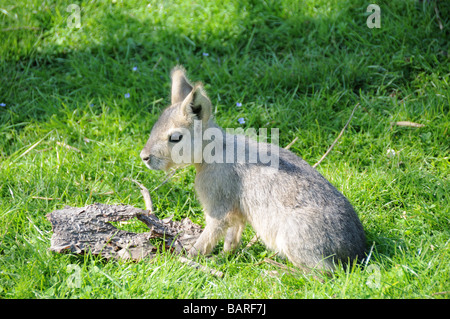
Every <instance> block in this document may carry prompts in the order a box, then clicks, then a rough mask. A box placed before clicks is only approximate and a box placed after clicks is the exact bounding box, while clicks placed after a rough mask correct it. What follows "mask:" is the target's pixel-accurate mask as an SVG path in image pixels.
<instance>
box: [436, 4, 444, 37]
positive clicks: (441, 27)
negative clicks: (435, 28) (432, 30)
mask: <svg viewBox="0 0 450 319" xmlns="http://www.w3.org/2000/svg"><path fill="white" fill-rule="evenodd" d="M434 12H436V19H437V21H438V23H439V29H441V30H444V26H443V25H442V21H441V18H440V17H439V9H438V7H437V1H435V2H434Z"/></svg>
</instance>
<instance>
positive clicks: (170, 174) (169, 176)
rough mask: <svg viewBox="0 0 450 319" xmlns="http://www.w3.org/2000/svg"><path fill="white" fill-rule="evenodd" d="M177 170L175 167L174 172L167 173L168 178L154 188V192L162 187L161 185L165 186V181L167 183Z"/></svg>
mask: <svg viewBox="0 0 450 319" xmlns="http://www.w3.org/2000/svg"><path fill="white" fill-rule="evenodd" d="M176 171H177V170H176V169H174V170H173V171H172V172H170V173H169V174H167V175H166V179H165V180H164V181H163V182H162V183H161V184H159V185H158V186H156V187H155V188H154V189H153V190H152V193H153V192H154V191H156V190H157V189H158V188H160V187H161V186H163V185H164V184H165V183H167V182H168V181H169V179H171V178H172V177H173V175H175V172H176Z"/></svg>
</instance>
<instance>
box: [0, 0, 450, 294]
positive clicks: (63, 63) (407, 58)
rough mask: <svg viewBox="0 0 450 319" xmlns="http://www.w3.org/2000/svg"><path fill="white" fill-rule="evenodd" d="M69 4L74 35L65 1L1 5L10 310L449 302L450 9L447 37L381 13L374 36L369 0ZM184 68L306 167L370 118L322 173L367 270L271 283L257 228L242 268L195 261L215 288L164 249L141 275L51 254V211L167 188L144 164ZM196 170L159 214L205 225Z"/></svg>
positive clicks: (0, 274) (1, 132)
mask: <svg viewBox="0 0 450 319" xmlns="http://www.w3.org/2000/svg"><path fill="white" fill-rule="evenodd" d="M73 2H74V3H78V4H79V5H80V6H81V28H80V29H77V28H69V27H68V26H67V19H68V18H69V15H70V14H71V13H70V12H67V11H66V9H67V6H68V5H69V4H70V3H72V1H67V2H64V1H41V0H39V1H38V0H31V1H16V0H14V1H12V0H5V1H2V2H1V4H0V103H4V106H0V298H448V297H449V296H450V294H449V293H448V292H449V291H450V280H449V278H450V244H449V238H450V224H449V223H450V215H449V207H450V203H449V193H450V187H449V181H448V178H449V171H450V170H449V141H450V139H449V122H450V121H449V119H450V118H449V113H448V112H449V104H450V85H449V84H450V68H449V65H450V63H449V62H450V58H449V56H450V53H449V52H450V48H449V41H448V39H449V38H450V35H449V33H450V20H449V16H450V5H449V3H448V2H445V1H440V2H438V8H439V12H440V18H441V21H442V24H443V27H444V28H443V30H440V29H439V24H438V21H437V19H436V14H435V10H434V2H433V1H430V2H428V1H413V0H408V1H400V0H399V1H379V2H378V4H379V5H380V7H381V28H380V29H369V28H368V27H367V26H366V19H367V16H368V13H366V8H367V6H368V5H369V4H370V2H365V1H350V0H348V1H347V0H340V1H338V0H333V1H298V2H297V1H250V0H248V1H231V0H230V1H228V0H225V1H220V2H211V1H195V3H194V1H151V4H150V5H149V4H148V3H149V2H145V1H121V0H117V1H114V2H113V1H95V2H91V1H73ZM178 63H180V64H183V65H184V66H185V67H186V68H187V70H188V72H189V75H190V77H191V79H192V80H194V81H203V82H204V83H205V85H206V89H207V91H208V93H209V96H210V97H211V100H212V101H213V104H214V107H215V115H216V118H217V122H218V123H219V124H220V125H221V126H223V127H234V128H236V127H243V128H249V127H255V128H259V127H267V128H279V130H280V144H281V146H285V145H287V144H288V143H289V142H291V141H292V140H293V139H294V138H295V137H298V140H297V142H296V143H295V144H294V145H293V147H292V148H291V150H293V151H294V152H295V153H296V154H298V155H300V156H302V157H303V158H304V159H305V160H306V161H308V162H309V163H310V164H314V163H315V162H316V161H317V160H318V159H320V157H321V156H322V155H323V154H324V153H325V151H326V150H327V148H328V147H329V145H330V144H331V143H332V142H333V140H334V139H335V138H336V136H337V135H338V133H339V131H340V130H341V128H342V127H343V126H344V124H345V123H346V121H347V119H348V117H349V115H350V113H351V111H352V109H353V106H354V105H355V104H356V103H358V102H359V103H360V104H361V107H360V108H358V109H357V111H356V113H355V116H354V117H353V119H352V121H351V123H350V125H349V127H348V128H347V130H346V132H345V133H344V135H343V136H342V138H341V139H340V140H339V142H338V144H337V145H336V146H335V148H334V149H333V151H332V152H331V153H330V154H329V155H328V157H327V158H326V159H325V160H324V162H322V164H321V165H320V166H319V167H318V170H319V171H320V172H321V173H322V174H323V175H324V176H325V177H327V178H328V179H329V180H330V181H331V182H332V183H333V184H334V185H335V186H336V187H337V188H338V189H339V190H340V191H342V192H343V193H344V194H345V195H346V196H347V197H348V198H349V199H350V201H351V202H352V203H353V205H354V206H355V208H356V210H357V212H358V214H359V216H360V218H361V221H362V223H363V226H364V228H365V231H366V234H367V246H368V249H369V250H370V248H372V250H371V254H370V258H369V260H368V261H367V262H366V263H365V264H363V265H361V266H358V267H354V268H352V269H347V270H345V269H338V270H337V271H336V273H335V274H334V275H333V276H332V277H331V278H323V282H320V281H318V280H316V279H314V278H312V277H310V276H297V275H289V274H284V275H282V276H278V277H277V276H275V277H272V276H270V274H271V271H272V270H277V268H276V267H274V266H272V265H269V264H267V263H264V262H262V261H263V259H264V257H268V256H270V255H272V252H270V251H267V250H266V248H265V247H264V246H263V245H262V244H261V243H257V244H255V245H253V246H252V247H250V248H244V247H245V244H246V243H247V242H248V241H249V240H250V239H251V237H252V236H253V234H254V233H253V231H252V229H251V228H250V227H247V229H246V231H245V232H244V238H243V245H242V246H241V247H240V249H239V250H238V252H237V253H236V254H234V255H227V256H226V255H223V254H222V253H221V252H220V247H218V249H217V250H216V251H215V253H214V255H213V256H212V257H211V258H200V259H199V262H201V263H204V264H205V265H208V266H210V267H214V268H216V269H218V270H221V271H223V272H224V273H225V276H224V277H223V278H222V279H218V278H216V277H213V276H210V275H208V274H205V273H203V272H200V271H197V270H195V269H192V268H190V267H188V266H186V265H184V264H181V263H180V262H178V261H177V260H176V258H174V257H173V256H171V255H170V254H168V253H167V252H161V254H159V255H158V257H157V258H156V259H154V260H151V261H149V260H143V261H141V262H138V263H131V262H118V261H109V262H106V261H104V260H101V259H99V258H98V257H95V256H90V255H86V256H74V255H70V254H55V253H52V252H50V251H49V246H50V238H51V234H52V232H51V225H50V223H49V222H48V220H47V219H46V217H45V215H46V214H47V213H50V212H52V211H53V210H55V209H60V208H62V207H64V206H65V205H71V206H85V205H88V204H91V203H95V202H102V203H108V204H118V203H125V204H130V205H134V206H137V207H143V205H144V203H143V200H142V198H141V195H140V192H139V190H138V189H137V188H136V187H135V185H134V184H132V183H130V182H127V181H124V178H125V177H128V178H134V179H137V180H139V181H141V182H142V183H144V184H145V185H146V186H147V187H148V188H149V189H150V190H152V189H154V188H155V187H156V186H158V185H159V184H160V183H161V182H162V180H163V179H164V176H165V175H164V173H162V172H152V171H149V170H147V169H146V168H145V167H144V165H143V163H142V161H141V160H140V158H139V152H140V150H141V149H142V147H143V145H144V144H145V142H146V139H147V137H148V134H149V132H150V129H151V127H152V124H153V123H154V122H155V120H156V119H157V117H158V114H159V113H160V112H161V110H162V109H163V108H164V107H165V106H166V105H168V103H169V98H168V97H169V90H170V83H169V72H170V69H171V68H172V67H173V66H174V65H176V64H178ZM134 67H137V70H136V71H133V68H134ZM126 93H129V94H130V97H129V98H125V94H126ZM237 102H240V103H242V107H237V106H236V103H237ZM0 105H3V104H0ZM240 117H243V118H245V121H246V123H245V124H244V125H240V124H239V123H238V121H237V119H238V118H240ZM397 121H411V122H416V123H420V124H423V125H425V126H424V127H422V128H411V127H400V126H395V125H394V126H392V124H391V123H392V122H397ZM57 142H59V143H60V144H58V143H57ZM61 143H64V144H66V145H70V146H72V147H74V148H76V149H78V150H79V151H77V150H75V149H67V148H65V147H64V146H62V144H61ZM391 150H394V151H395V155H392V154H393V153H392V151H391ZM389 154H391V155H389ZM194 174H195V171H194V169H193V168H187V169H183V170H181V171H180V172H178V173H177V174H176V175H175V177H174V178H173V179H172V180H171V181H170V182H168V183H166V184H165V185H163V186H162V187H161V188H159V189H158V190H157V191H155V192H153V193H152V198H153V201H154V206H155V211H156V214H157V215H158V216H159V217H161V218H163V217H167V216H170V215H174V218H176V219H181V218H184V217H189V218H191V219H192V220H193V221H194V222H197V223H200V224H202V223H203V214H202V212H201V205H200V203H199V202H198V200H197V198H196V196H195V193H194V188H193V182H194ZM40 198H52V199H47V200H45V199H40ZM129 228H130V229H132V230H135V231H145V227H144V226H143V225H142V224H140V223H139V222H136V223H133V224H131V225H129ZM276 260H277V261H279V262H282V263H284V264H287V265H290V264H289V262H287V261H285V260H280V259H276ZM278 270H279V269H278ZM74 278H76V279H77V280H79V281H76V282H75V283H74V281H73V279H74Z"/></svg>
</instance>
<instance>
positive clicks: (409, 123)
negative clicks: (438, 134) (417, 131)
mask: <svg viewBox="0 0 450 319" xmlns="http://www.w3.org/2000/svg"><path fill="white" fill-rule="evenodd" d="M394 125H397V126H407V127H424V126H425V125H424V124H419V123H414V122H409V121H400V122H392V123H391V128H392V126H394Z"/></svg>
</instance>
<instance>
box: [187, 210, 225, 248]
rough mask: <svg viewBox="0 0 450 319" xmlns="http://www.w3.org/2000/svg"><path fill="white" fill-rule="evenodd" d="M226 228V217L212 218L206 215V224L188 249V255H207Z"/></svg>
mask: <svg viewBox="0 0 450 319" xmlns="http://www.w3.org/2000/svg"><path fill="white" fill-rule="evenodd" d="M227 228H228V223H227V220H226V218H214V217H211V216H208V215H206V226H205V229H204V230H203V232H202V234H201V235H200V237H199V238H198V239H197V241H196V242H195V244H194V245H193V246H192V248H191V249H189V252H188V255H189V256H191V257H193V256H197V255H198V254H202V255H208V254H210V253H211V251H212V250H213V248H214V247H215V246H216V245H217V242H218V241H219V240H220V239H221V238H222V236H223V235H224V234H225V231H226V230H227Z"/></svg>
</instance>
